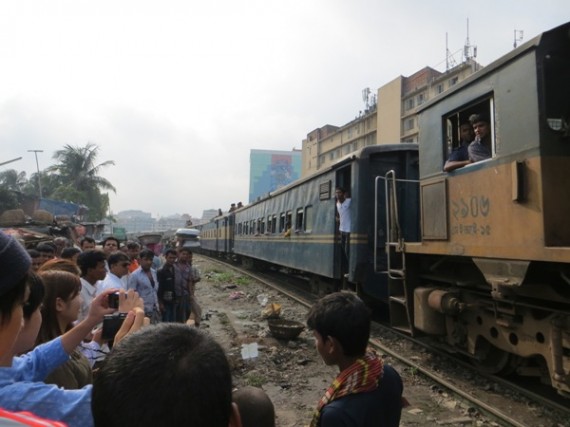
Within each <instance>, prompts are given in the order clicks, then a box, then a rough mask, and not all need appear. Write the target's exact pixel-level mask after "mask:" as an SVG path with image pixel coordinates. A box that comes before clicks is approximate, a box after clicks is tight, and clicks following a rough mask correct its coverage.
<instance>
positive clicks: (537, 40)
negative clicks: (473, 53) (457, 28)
mask: <svg viewBox="0 0 570 427" xmlns="http://www.w3.org/2000/svg"><path fill="white" fill-rule="evenodd" d="M564 27H567V31H569V32H570V22H567V23H565V24H562V25H560V26H558V27H555V28H553V29H551V30H548V31H545V32H543V33H541V34H539V35H537V36H536V37H534V38H532V39H530V40H529V41H527V42H526V43H523V44H522V45H520V46H519V47H518V48H516V49H513V50H512V51H510V52H509V53H507V54H505V55H503V56H501V57H500V58H499V59H497V60H495V61H493V62H491V63H490V64H489V65H487V66H486V67H483V68H481V69H480V70H479V71H477V72H475V73H473V74H471V75H470V76H469V77H467V78H466V79H464V80H462V81H461V82H459V83H457V84H456V85H455V86H453V88H451V89H448V90H446V91H444V92H442V93H441V94H439V95H437V96H436V97H435V98H432V99H431V100H428V101H426V102H425V103H424V104H423V105H422V106H421V107H419V108H418V110H417V112H418V113H421V112H423V111H425V110H427V109H428V108H430V107H432V106H433V105H436V104H438V103H440V102H441V101H443V100H444V99H446V98H449V97H450V96H453V95H454V94H455V93H456V92H458V91H461V90H462V89H464V88H465V87H467V86H469V85H470V84H472V83H473V82H475V81H477V80H479V79H481V78H483V77H484V76H486V75H488V74H490V73H493V72H494V71H496V70H497V69H499V68H501V67H504V66H505V65H506V64H508V63H510V62H512V61H513V60H514V59H516V58H518V57H519V56H522V55H525V54H526V53H527V52H528V51H530V50H534V49H536V48H537V47H538V46H539V45H540V44H541V41H542V39H543V38H544V37H545V36H546V35H548V34H549V33H552V32H557V31H562V30H563V28H564ZM569 37H570V35H569Z"/></svg>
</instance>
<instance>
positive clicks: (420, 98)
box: [418, 93, 425, 105]
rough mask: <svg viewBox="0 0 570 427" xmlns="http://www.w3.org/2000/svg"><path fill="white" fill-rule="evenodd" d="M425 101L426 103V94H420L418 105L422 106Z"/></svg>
mask: <svg viewBox="0 0 570 427" xmlns="http://www.w3.org/2000/svg"><path fill="white" fill-rule="evenodd" d="M424 101H425V97H424V94H423V93H420V94H419V95H418V105H422V104H423V103H424Z"/></svg>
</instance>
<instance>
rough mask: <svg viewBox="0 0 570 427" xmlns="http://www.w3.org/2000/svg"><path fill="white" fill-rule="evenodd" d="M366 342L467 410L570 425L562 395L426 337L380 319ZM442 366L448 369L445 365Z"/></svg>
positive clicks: (292, 285)
mask: <svg viewBox="0 0 570 427" xmlns="http://www.w3.org/2000/svg"><path fill="white" fill-rule="evenodd" d="M201 256H204V255H201ZM210 259H212V260H215V261H216V262H219V263H221V264H223V265H225V266H226V267H228V268H230V269H232V270H234V271H235V272H236V273H239V274H241V275H245V276H248V277H251V278H252V279H255V280H257V281H259V282H261V283H263V284H264V285H265V286H267V287H269V288H272V289H274V290H275V291H277V292H279V293H281V294H283V295H286V296H287V297H288V298H290V299H292V300H294V301H296V302H297V303H299V304H301V305H303V306H305V307H307V308H308V307H310V306H311V305H312V304H313V303H314V301H315V300H316V299H317V296H315V295H314V294H311V293H310V292H308V291H307V290H306V289H307V288H308V286H306V285H307V284H306V281H304V280H303V279H302V278H299V277H295V276H292V275H290V274H283V273H280V272H275V271H271V272H252V271H251V270H246V269H243V268H241V267H239V266H237V265H235V264H234V263H230V262H227V261H223V260H220V259H217V258H210ZM303 285H305V286H303ZM403 343H404V344H403ZM370 345H371V346H372V347H373V348H375V349H376V350H377V351H378V352H379V353H381V354H384V355H387V356H390V358H392V359H393V360H396V361H398V362H399V363H400V364H402V365H404V366H406V367H407V369H409V370H411V371H413V372H414V373H415V374H417V375H421V376H423V377H425V378H427V379H429V381H431V382H433V384H434V385H433V386H432V388H434V389H437V388H440V389H441V390H445V393H447V394H452V395H453V396H455V398H456V399H457V400H458V401H461V402H462V403H463V405H465V406H466V407H468V408H469V412H470V413H473V412H479V413H481V414H484V415H485V416H487V417H489V418H490V419H492V420H494V421H495V422H496V423H498V424H499V425H502V426H513V427H515V426H516V427H526V426H534V425H536V426H539V425H544V426H550V425H553V426H557V427H558V426H570V421H569V420H570V400H566V399H563V398H562V397H560V396H554V397H552V396H550V397H548V396H545V395H543V394H541V393H538V392H536V391H534V390H532V389H529V388H528V387H523V386H521V385H517V384H515V383H513V382H512V381H508V380H506V379H503V378H500V377H496V376H493V375H487V374H483V373H481V372H479V371H477V370H476V369H475V368H474V367H473V366H472V365H471V364H470V363H467V362H465V361H462V360H460V359H458V358H456V357H452V356H450V354H449V353H447V352H444V351H442V350H440V349H438V348H437V347H434V346H432V345H430V344H429V343H427V342H424V341H422V340H418V339H414V338H411V337H409V336H407V335H404V334H400V333H398V332H397V331H394V330H393V329H390V328H388V327H386V326H384V325H382V324H381V323H378V322H375V323H374V324H373V328H372V334H371V339H370ZM395 349H397V350H395ZM421 352H423V353H426V354H429V357H426V358H420V357H418V353H421ZM419 359H421V360H419ZM446 366H450V367H451V368H446ZM529 411H530V412H533V411H534V412H537V413H548V414H549V419H550V418H552V420H553V421H552V422H550V421H547V419H545V418H543V417H538V420H537V423H536V424H530V423H529V421H528V413H529Z"/></svg>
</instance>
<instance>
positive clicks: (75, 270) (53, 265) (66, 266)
mask: <svg viewBox="0 0 570 427" xmlns="http://www.w3.org/2000/svg"><path fill="white" fill-rule="evenodd" d="M53 270H57V271H67V272H68V273H72V274H75V275H76V276H79V275H80V274H81V270H80V269H79V267H78V266H77V264H75V263H74V262H73V261H71V260H69V259H63V258H54V259H50V260H48V261H46V262H44V263H43V264H42V265H41V266H40V268H39V269H38V273H42V272H44V271H53Z"/></svg>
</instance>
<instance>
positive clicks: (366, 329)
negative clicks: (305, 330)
mask: <svg viewBox="0 0 570 427" xmlns="http://www.w3.org/2000/svg"><path fill="white" fill-rule="evenodd" d="M370 322H371V311H370V309H369V308H368V307H367V306H366V304H364V302H363V301H362V300H361V299H360V298H358V297H357V296H356V295H354V294H352V293H348V292H335V293H332V294H330V295H327V296H325V297H324V298H321V299H320V300H319V301H317V302H316V303H315V305H313V307H311V310H310V311H309V314H308V316H307V325H308V326H309V328H311V329H314V330H315V331H317V332H318V333H319V334H320V335H321V336H322V337H323V338H326V337H333V338H336V339H337V341H338V342H339V343H340V345H341V346H342V350H343V353H344V355H345V356H349V357H360V356H363V355H364V353H365V352H366V347H367V346H368V339H369V338H370Z"/></svg>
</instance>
